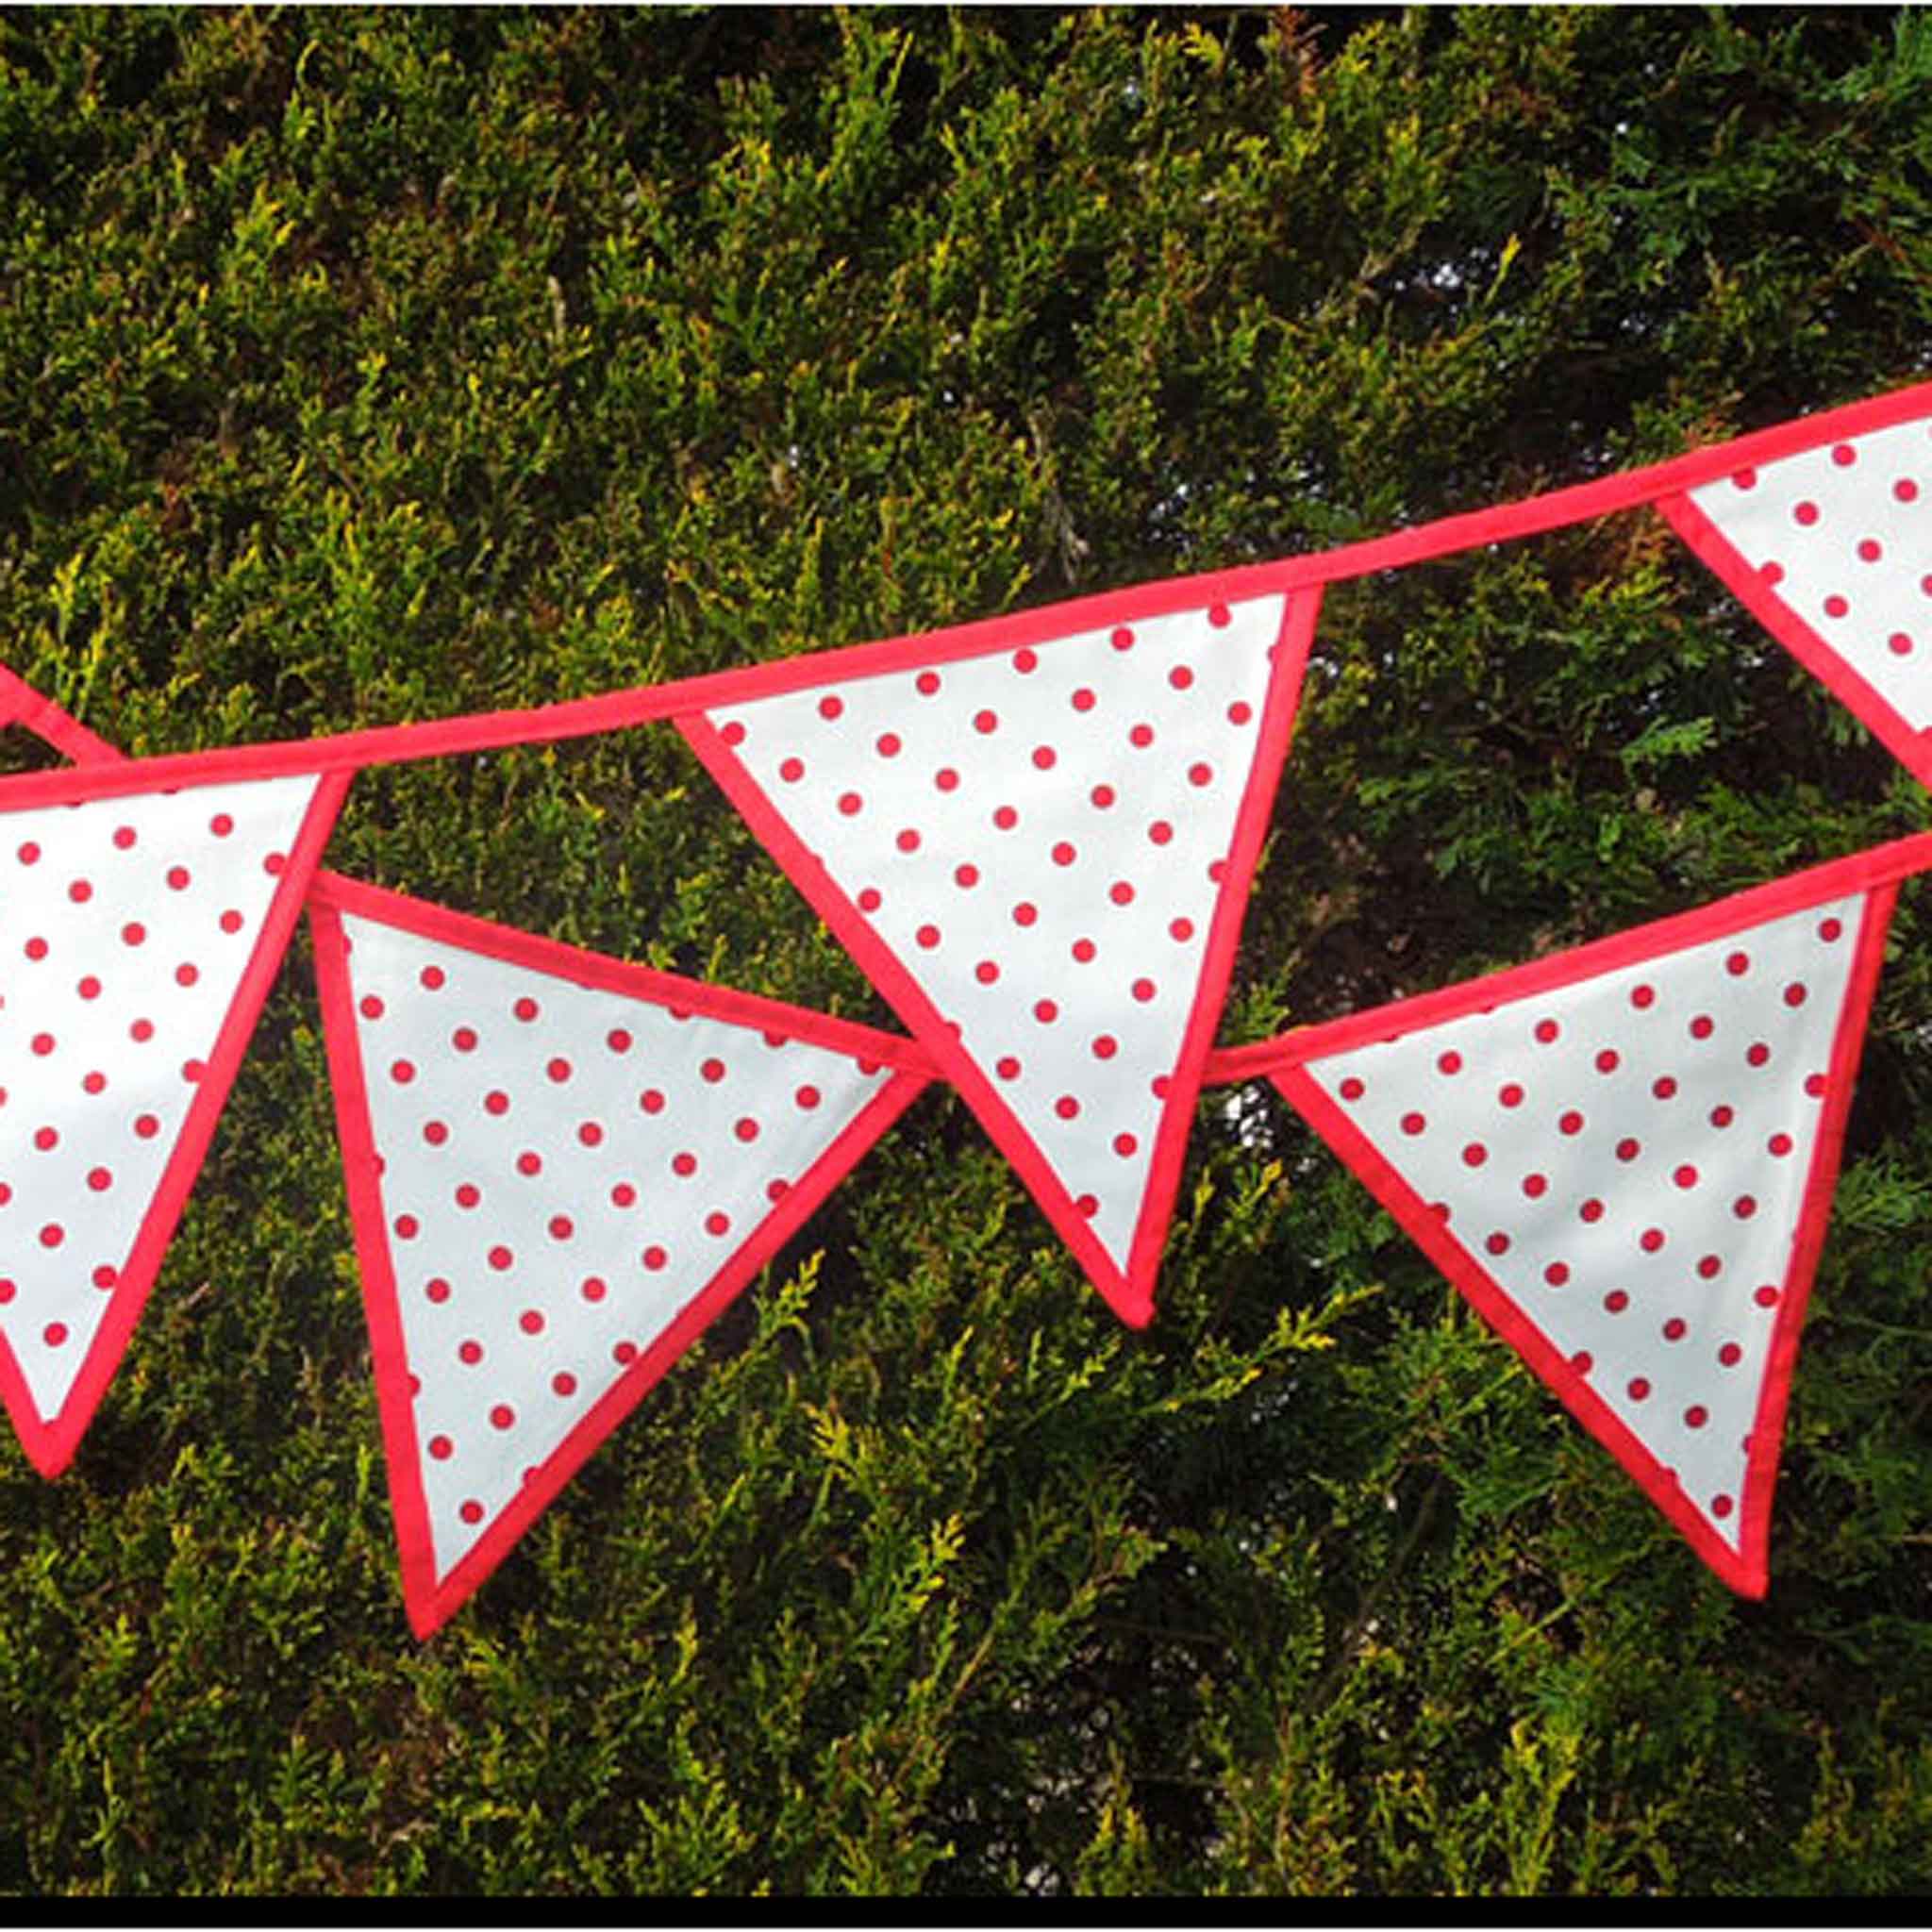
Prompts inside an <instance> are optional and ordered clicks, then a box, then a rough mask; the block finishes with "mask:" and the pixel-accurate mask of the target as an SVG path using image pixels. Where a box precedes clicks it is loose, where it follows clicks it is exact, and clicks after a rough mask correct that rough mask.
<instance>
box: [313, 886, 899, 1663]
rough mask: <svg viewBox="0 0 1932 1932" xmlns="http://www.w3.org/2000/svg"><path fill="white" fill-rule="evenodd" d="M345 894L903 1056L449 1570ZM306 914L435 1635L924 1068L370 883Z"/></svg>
mask: <svg viewBox="0 0 1932 1932" xmlns="http://www.w3.org/2000/svg"><path fill="white" fill-rule="evenodd" d="M345 910H346V911H352V912H359V913H362V914H364V915H366V916H367V917H370V918H372V919H380V920H382V921H384V922H385V923H386V924H392V925H400V926H402V927H403V928H404V929H405V930H408V931H410V932H415V933H419V934H421V935H422V936H423V937H424V938H425V939H433V940H437V941H441V942H443V943H445V944H450V945H458V946H472V947H475V949H476V950H478V951H485V952H488V953H490V954H491V957H493V958H500V959H505V960H508V961H510V962H511V963H514V964H518V965H525V966H530V967H533V968H534V969H535V970H537V971H540V972H556V973H558V974H560V975H561V976H562V977H564V978H567V979H569V980H571V981H572V982H573V983H574V984H576V985H580V986H593V987H599V988H603V989H605V990H607V991H612V992H619V993H625V994H627V995H629V996H631V997H634V998H639V999H645V1000H650V1001H653V1002H656V1003H659V1004H666V1003H668V999H669V998H672V997H675V1000H676V1003H677V1005H678V1006H679V1007H681V1008H689V1009H691V1010H692V1011H695V1012H702V1013H706V1014H708V1015H710V1016H711V1017H713V1018H716V1019H720V1020H727V1021H731V1022H734V1023H735V1024H741V1025H751V1026H759V1027H765V1026H769V1025H771V1024H773V1022H774V1017H775V1020H776V1022H777V1023H778V1024H782V1025H783V1026H784V1027H785V1029H786V1030H787V1031H788V1032H789V1033H791V1035H792V1037H794V1038H796V1039H800V1040H808V1041H812V1042H813V1043H815V1044H818V1045H821V1046H826V1047H829V1048H830V1049H831V1050H833V1051H835V1052H841V1053H851V1054H855V1055H862V1056H863V1057H864V1058H868V1059H872V1060H876V1061H879V1062H881V1063H882V1064H885V1065H889V1066H893V1067H894V1068H895V1069H896V1071H895V1072H894V1073H893V1074H892V1076H891V1079H889V1080H888V1081H887V1082H886V1083H885V1085H884V1086H883V1087H881V1088H880V1090H879V1091H878V1092H877V1093H875V1094H874V1096H873V1098H872V1099H871V1100H870V1101H868V1102H867V1103H866V1105H865V1107H864V1108H862V1109H861V1110H860V1112H859V1113H858V1115H856V1116H855V1117H854V1119H853V1120H852V1121H851V1122H850V1123H849V1124H847V1125H846V1127H845V1129H844V1130H843V1132H842V1133H841V1134H840V1135H839V1137H838V1139H837V1140H835V1141H833V1142H832V1143H831V1145H830V1146H829V1147H828V1148H826V1150H825V1151H824V1153H823V1154H822V1155H821V1156H820V1157H819V1158H818V1159H817V1160H816V1161H814V1162H813V1164H812V1165H811V1166H810V1167H809V1168H808V1170H807V1171H806V1172H805V1174H802V1175H801V1176H800V1177H799V1178H798V1179H797V1180H795V1181H793V1183H792V1184H791V1187H790V1188H789V1189H788V1190H787V1191H786V1193H785V1195H784V1197H783V1199H782V1200H780V1201H779V1203H778V1204H777V1206H775V1207H774V1208H773V1209H772V1211H771V1213H769V1214H768V1215H766V1216H765V1218H764V1219H763V1220H762V1221H760V1222H759V1223H758V1226H757V1227H755V1228H754V1229H753V1230H752V1232H751V1233H750V1234H749V1235H748V1236H747V1237H746V1239H745V1240H744V1241H743V1242H742V1243H741V1245H740V1246H739V1248H738V1249H737V1251H736V1252H735V1253H734V1254H733V1255H732V1257H731V1258H730V1259H729V1260H728V1261H727V1262H725V1264H724V1267H723V1268H722V1269H720V1270H719V1272H718V1273H717V1274H715V1275H714V1276H713V1277H712V1278H711V1281H710V1283H709V1284H708V1286H707V1287H706V1288H705V1289H703V1290H702V1291H700V1292H699V1293H698V1294H697V1296H696V1297H695V1298H694V1299H693V1300H692V1301H691V1303H689V1304H688V1305H687V1307H685V1308H684V1310H683V1312H682V1313H680V1314H679V1315H678V1316H677V1318H676V1319H675V1321H674V1322H673V1323H672V1324H671V1325H670V1326H669V1327H668V1328H666V1329H665V1330H664V1332H663V1333H662V1334H661V1335H659V1336H658V1339H657V1341H654V1342H653V1343H652V1344H651V1346H650V1347H649V1348H648V1349H646V1350H645V1351H644V1353H643V1354H642V1355H641V1356H640V1357H638V1359H637V1360H636V1361H634V1362H633V1363H632V1364H631V1365H630V1367H629V1368H628V1369H626V1370H625V1373H624V1374H623V1375H622V1376H621V1377H620V1378H619V1379H618V1380H617V1381H616V1382H614V1383H613V1384H612V1385H611V1387H610V1388H609V1389H608V1391H606V1392H605V1394H604V1395H603V1396H602V1397H601V1398H600V1399H599V1401H598V1402H597V1403H596V1404H595V1405H594V1406H593V1407H591V1408H590V1409H589V1410H587V1411H586V1413H585V1414H584V1416H583V1417H582V1419H581V1420H580V1421H579V1422H578V1423H577V1424H576V1426H575V1428H574V1429H573V1430H572V1431H571V1433H570V1434H569V1435H568V1436H567V1437H565V1439H564V1441H562V1442H561V1443H560V1444H559V1445H558V1448H557V1449H556V1450H555V1451H554V1452H553V1454H552V1455H551V1456H550V1457H549V1459H548V1460H547V1461H545V1462H544V1463H543V1464H542V1465H541V1467H540V1468H539V1470H538V1471H537V1473H536V1474H534V1475H533V1476H531V1477H530V1478H529V1479H528V1480H527V1481H526V1482H525V1485H524V1487H523V1488H522V1490H521V1491H519V1492H518V1494H517V1497H516V1499H515V1501H513V1502H512V1503H511V1504H510V1505H509V1506H508V1507H507V1508H506V1509H505V1510H504V1512H503V1513H502V1514H501V1515H500V1516H499V1517H497V1519H496V1520H495V1522H493V1523H492V1524H491V1525H490V1527H489V1528H488V1529H487V1530H485V1531H484V1533H483V1535H482V1536H481V1537H480V1538H478V1539H477V1541H476V1542H475V1544H474V1545H473V1546H472V1548H471V1549H470V1550H469V1551H468V1552H467V1554H465V1556H464V1557H462V1559H461V1560H460V1561H459V1562H458V1563H457V1564H456V1565H455V1567H454V1568H452V1569H451V1571H450V1573H449V1574H448V1575H447V1576H445V1577H443V1578H442V1579H441V1581H440V1582H439V1581H438V1579H437V1575H436V1564H435V1557H434V1554H433V1548H432V1544H431V1541H430V1532H429V1516H428V1509H427V1506H426V1504H425V1499H424V1494H423V1479H422V1460H421V1453H420V1447H419V1445H418V1443H417V1441H416V1427H415V1418H414V1413H413V1409H412V1407H411V1404H410V1400H409V1368H408V1357H407V1355H406V1352H405V1349H404V1344H403V1327H402V1315H401V1311H400V1307H399V1305H398V1302H397V1296H396V1283H395V1274H394V1270H393V1269H392V1267H391V1262H390V1247H389V1234H388V1227H387V1224H386V1222H385V1219H384V1215H383V1211H382V1195H381V1186H380V1183H379V1181H378V1180H377V1178H376V1157H375V1141H374V1137H373V1133H372V1129H371V1125H370V1112H369V1096H368V1090H367V1086H366V1083H365V1081H364V1077H363V1072H362V1055H361V1047H360V1043H359V1041H358V1035H357V1030H356V1015H355V1011H354V1007H353V1000H352V981H351V978H350V972H349V960H348V943H347V939H346V936H345V935H344V933H343V931H342V925H341V914H342V912H343V911H345ZM309 921H310V925H311V929H312V931H313V934H314V939H315V960H316V979H317V984H318V987H319V990H320V992H321V997H322V1014H323V1037H324V1040H325V1044H326V1047H327V1052H328V1060H329V1070H330V1074H331V1076H332V1077H331V1082H330V1084H331V1086H332V1088H333V1090H334V1095H335V1108H336V1129H337V1133H338V1135H339V1137H340V1139H341V1147H342V1171H343V1174H344V1175H345V1177H346V1180H347V1186H348V1195H349V1218H350V1222H351V1224H352V1226H353V1228H354V1231H355V1238H356V1252H357V1256H358V1259H359V1261H360V1263H361V1271H362V1291H363V1303H364V1307H365V1309H366V1312H367V1315H368V1320H369V1340H370V1348H371V1353H372V1356H373V1357H374V1363H375V1390H376V1402H377V1407H378V1408H379V1410H380V1413H381V1418H382V1438H383V1453H384V1455H385V1457H387V1459H388V1462H389V1472H390V1499H391V1509H392V1512H393V1514H394V1518H395V1526H396V1545H397V1549H398V1552H399V1556H400V1564H401V1571H402V1583H403V1601H404V1605H405V1607H406V1608H407V1610H408V1619H409V1627H410V1628H411V1629H412V1630H413V1631H414V1632H415V1633H416V1635H417V1636H418V1637H419V1638H427V1637H430V1636H432V1635H434V1634H435V1632H436V1631H437V1630H439V1629H441V1626H442V1625H443V1624H445V1623H447V1622H448V1621H449V1619H450V1618H451V1617H452V1616H453V1615H454V1614H455V1613H456V1611H457V1609H458V1607H460V1606H461V1605H462V1604H463V1603H464V1602H465V1601H466V1600H467V1599H468V1598H469V1597H470V1596H471V1595H473V1594H474V1593H475V1591H476V1590H477V1588H478V1587H479V1586H480V1585H481V1584H482V1582H483V1581H484V1579H485V1578H486V1577H488V1576H489V1575H490V1574H491V1572H492V1571H493V1570H495V1568H496V1567H497V1565H498V1564H500V1563H501V1562H502V1561H503V1559H504V1558H505V1557H507V1556H508V1554H509V1552H510V1550H511V1549H512V1548H514V1547H515V1545H516V1543H517V1541H519V1540H520V1539H521V1538H522V1536H523V1535H524V1533H525V1530H527V1529H528V1528H529V1527H530V1525H531V1524H533V1523H535V1522H536V1520H537V1518H538V1517H539V1516H540V1515H541V1514H542V1512H543V1511H544V1510H545V1509H546V1508H547V1507H549V1506H550V1504H551V1503H552V1502H554V1501H555V1500H556V1498H557V1496H558V1493H559V1492H560V1491H562V1489H563V1488H564V1486H565V1484H567V1483H568V1482H569V1481H570V1479H571V1478H572V1477H573V1476H574V1475H575V1474H576V1473H577V1471H578V1470H579V1469H581V1468H582V1467H583V1465H584V1464H585V1463H586V1462H587V1461H588V1460H589V1459H590V1457H591V1456H592V1455H593V1454H594V1453H595V1452H596V1450H597V1449H598V1448H599V1447H600V1446H601V1445H602V1443H603V1442H604V1441H605V1440H606V1439H607V1438H608V1436H609V1435H610V1433H611V1431H612V1430H614V1429H615V1428H616V1427H617V1425H618V1424H620V1423H621V1422H622V1421H623V1420H624V1419H625V1416H627V1415H629V1414H630V1412H631V1411H632V1410H633V1409H634V1408H635V1407H637V1406H638V1404H639V1403H640V1402H641V1400H642V1399H643V1397H644V1396H645V1395H646V1394H648V1393H649V1392H650V1391H651V1390H652V1388H654V1387H655V1386H656V1385H657V1383H658V1381H659V1380H661V1379H662V1377H663V1375H664V1374H665V1372H666V1371H667V1370H668V1369H670V1367H671V1366H672V1364H673V1363H674V1362H675V1361H676V1360H677V1358H678V1357H679V1356H681V1355H682V1354H683V1353H684V1351H685V1350H686V1348H688V1347H689V1346H690V1345H691V1341H693V1340H694V1339H695V1338H696V1337H697V1336H698V1335H700V1334H701V1333H702V1332H703V1331H704V1330H705V1329H706V1328H707V1327H708V1326H709V1325H710V1324H711V1323H712V1322H713V1321H714V1320H715V1319H716V1318H717V1316H718V1315H719V1314H720V1313H722V1312H723V1310H724V1308H725V1307H728V1306H729V1305H730V1303H731V1302H732V1301H733V1300H734V1299H735V1298H736V1297H737V1295H738V1294H739V1292H740V1291H741V1290H742V1289H743V1288H744V1287H745V1286H746V1284H747V1283H749V1282H750V1281H751V1280H752V1279H753V1278H754V1277H755V1276H756V1275H757V1274H758V1272H759V1271H760V1270H761V1269H763V1268H764V1267H765V1266H766V1265H767V1264H768V1263H769V1262H770V1261H771V1260H772V1258H773V1257H774V1256H775V1255H776V1254H777V1253H778V1251H779V1250H780V1249H781V1248H782V1247H783V1246H784V1245H785V1243H786V1242H787V1241H790V1240H791V1237H792V1236H793V1235H794V1234H795V1233H797V1231H798V1230H799V1228H800V1227H802V1226H803V1225H804V1224H805V1222H806V1221H807V1219H808V1217H809V1216H810V1215H811V1214H812V1213H813V1212H814V1211H816V1209H817V1208H818V1207H819V1206H820V1204H821V1203H822V1202H823V1201H824V1199H825V1197H826V1195H828V1194H829V1193H830V1192H831V1191H832V1190H833V1189H834V1188H836V1187H837V1186H838V1185H839V1184H840V1182H841V1181H842V1180H843V1179H844V1178H845V1176H846V1175H847V1174H849V1173H850V1172H851V1171H852V1169H853V1168H854V1167H855V1166H857V1165H858V1161H859V1160H860V1159H861V1158H863V1157H864V1155H865V1154H866V1153H867V1152H868V1151H870V1149H871V1147H872V1145H873V1143H874V1141H877V1140H878V1139H879V1137H880V1136H881V1135H882V1134H884V1133H885V1131H886V1130H887V1128H888V1127H890V1126H891V1124H892V1123H893V1122H894V1121H896V1120H897V1119H898V1118H899V1116H900V1115H901V1114H902V1113H904V1112H905V1110H906V1108H908V1107H909V1106H910V1105H911V1104H912V1102H913V1101H914V1100H915V1099H916V1098H917V1097H918V1096H919V1094H920V1092H921V1091H923V1090H924V1087H925V1084H926V1075H925V1074H924V1073H923V1072H919V1071H914V1070H913V1069H912V1065H911V1061H910V1057H908V1053H907V1051H906V1049H907V1045H908V1043H907V1042H905V1041H897V1040H894V1039H893V1038H892V1037H891V1035H890V1034H884V1033H874V1032H873V1031H872V1029H871V1028H869V1027H860V1026H855V1025H852V1024H849V1023H847V1022H844V1021H840V1020H829V1019H825V1018H824V1017H823V1016H820V1015H816V1014H806V1013H803V1012H801V1011H800V1009H798V1008H791V1007H785V1006H781V1005H779V1004H778V1003H777V1002H775V1001H769V1000H763V999H757V998H754V997H753V996H752V995H749V994H745V993H735V992H730V991H725V990H724V989H722V988H719V987H712V986H707V985H704V984H703V983H702V982H700V981H697V980H690V979H681V978H678V977H676V976H675V975H674V974H662V973H657V972H653V971H652V970H651V969H649V968H646V967H641V966H629V965H626V964H625V963H624V962H623V961H621V960H617V959H610V958H604V957H602V956H600V955H597V954H590V953H584V952H582V951H580V950H579V949H578V948H576V947H575V946H566V945H562V944H560V943H558V941H551V940H540V939H536V938H534V937H533V936H532V935H530V934H528V933H523V932H517V931H514V930H512V929H510V928H508V927H503V926H493V927H492V926H490V925H489V924H487V922H485V921H482V920H475V919H471V918H469V917H467V916H466V915H463V914H460V913H454V912H447V911H445V910H444V909H443V908H441V907H436V906H431V905H428V904H426V903H425V902H424V901H422V900H409V899H407V898H404V897H403V895H401V894H399V893H394V892H386V891H379V890H378V889H376V888H375V887H371V886H357V885H354V884H351V883H350V882H348V881H331V882H330V884H329V885H328V886H326V887H325V888H324V889H323V890H321V891H317V892H316V893H315V894H314V896H313V900H312V903H311V905H310V908H309ZM479 937H482V938H485V939H487V941H488V943H487V944H484V945H480V946H479V945H477V944H476V941H477V939H478V938H479ZM546 961H554V962H556V963H554V964H553V963H546ZM801 1020H809V1021H810V1022H811V1023H812V1024H811V1026H810V1027H807V1026H804V1025H801V1024H797V1023H798V1022H799V1021H801Z"/></svg>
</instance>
